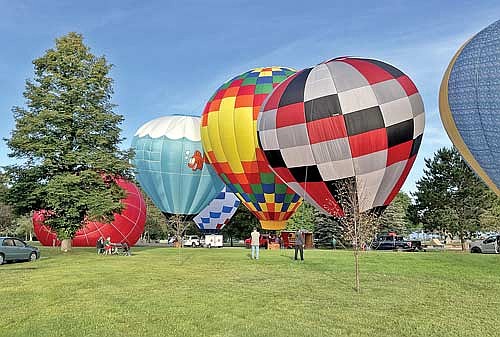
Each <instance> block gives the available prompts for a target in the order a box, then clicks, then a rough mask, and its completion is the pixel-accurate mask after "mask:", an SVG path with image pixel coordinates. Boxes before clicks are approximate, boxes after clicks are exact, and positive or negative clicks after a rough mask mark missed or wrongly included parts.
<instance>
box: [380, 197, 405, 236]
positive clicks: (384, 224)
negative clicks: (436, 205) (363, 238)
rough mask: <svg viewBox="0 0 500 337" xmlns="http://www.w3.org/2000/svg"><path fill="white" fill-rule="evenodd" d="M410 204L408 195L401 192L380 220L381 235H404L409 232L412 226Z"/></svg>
mask: <svg viewBox="0 0 500 337" xmlns="http://www.w3.org/2000/svg"><path fill="white" fill-rule="evenodd" d="M410 204H411V199H410V197H409V196H408V194H406V193H405V192H399V193H398V194H397V195H396V197H395V198H394V200H393V201H392V202H391V204H390V205H389V206H387V208H386V209H385V211H384V213H382V215H381V216H380V218H379V221H380V233H388V232H396V233H398V234H403V233H406V232H408V229H409V227H410V226H411V222H410V220H409V218H408V215H407V211H408V207H409V206H410Z"/></svg>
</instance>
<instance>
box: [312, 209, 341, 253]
mask: <svg viewBox="0 0 500 337" xmlns="http://www.w3.org/2000/svg"><path fill="white" fill-rule="evenodd" d="M313 214H314V239H315V241H316V243H317V245H318V246H320V247H333V242H335V244H338V243H340V241H341V239H342V237H343V228H342V226H341V223H340V221H339V220H338V219H335V218H334V217H332V216H328V215H326V214H324V213H322V212H320V211H318V210H316V209H315V210H314V212H313ZM334 240H335V241H334Z"/></svg>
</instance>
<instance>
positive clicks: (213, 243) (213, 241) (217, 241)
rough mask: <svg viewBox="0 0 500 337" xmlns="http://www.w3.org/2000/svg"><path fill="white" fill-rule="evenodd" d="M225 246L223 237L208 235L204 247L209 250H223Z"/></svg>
mask: <svg viewBox="0 0 500 337" xmlns="http://www.w3.org/2000/svg"><path fill="white" fill-rule="evenodd" d="M223 246H224V241H223V237H222V235H220V234H207V235H205V244H204V247H207V248H212V247H214V248H219V247H220V248H222V247H223Z"/></svg>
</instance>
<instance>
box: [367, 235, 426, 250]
mask: <svg viewBox="0 0 500 337" xmlns="http://www.w3.org/2000/svg"><path fill="white" fill-rule="evenodd" d="M370 247H371V248H372V249H376V250H403V251H416V250H422V243H421V242H420V241H418V240H413V241H407V240H405V239H404V238H403V236H401V235H380V236H378V237H377V238H376V240H373V241H372V243H371V244H370Z"/></svg>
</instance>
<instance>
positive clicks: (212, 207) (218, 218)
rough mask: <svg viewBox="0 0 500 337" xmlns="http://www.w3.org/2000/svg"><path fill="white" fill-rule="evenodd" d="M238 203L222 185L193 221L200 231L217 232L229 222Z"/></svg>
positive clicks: (232, 194)
mask: <svg viewBox="0 0 500 337" xmlns="http://www.w3.org/2000/svg"><path fill="white" fill-rule="evenodd" d="M239 205H240V200H239V199H238V198H237V197H236V196H235V195H234V193H232V192H230V191H228V190H227V189H226V187H224V189H223V190H222V191H221V192H220V193H219V194H218V195H217V196H216V197H215V199H214V200H212V201H211V202H210V203H209V204H208V206H207V207H205V208H204V209H203V210H202V211H201V212H200V214H198V215H197V216H195V217H194V219H193V221H194V223H195V224H196V226H198V228H199V229H200V231H201V232H202V233H218V232H219V231H220V230H221V229H222V228H224V226H225V225H226V224H227V223H228V222H229V220H230V219H231V217H232V216H233V215H234V213H235V212H236V210H237V209H238V206H239Z"/></svg>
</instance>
